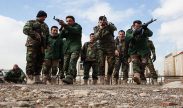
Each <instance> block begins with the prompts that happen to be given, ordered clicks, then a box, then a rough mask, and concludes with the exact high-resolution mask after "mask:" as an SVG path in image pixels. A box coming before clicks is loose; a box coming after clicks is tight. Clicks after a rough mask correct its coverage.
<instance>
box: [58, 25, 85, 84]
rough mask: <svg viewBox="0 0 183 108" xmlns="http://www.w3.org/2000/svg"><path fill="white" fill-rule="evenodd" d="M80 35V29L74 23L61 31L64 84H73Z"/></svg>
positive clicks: (78, 53) (79, 48)
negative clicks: (63, 39)
mask: <svg viewBox="0 0 183 108" xmlns="http://www.w3.org/2000/svg"><path fill="white" fill-rule="evenodd" d="M81 35H82V27H81V26H80V25H79V24H77V23H74V24H73V25H72V26H71V25H67V26H66V27H64V30H62V31H61V36H62V38H65V39H66V40H65V41H64V66H63V70H64V73H65V74H66V78H65V79H63V81H64V82H66V83H68V84H72V83H73V79H75V78H76V75H77V70H76V64H77V61H78V58H79V55H80V51H81Z"/></svg>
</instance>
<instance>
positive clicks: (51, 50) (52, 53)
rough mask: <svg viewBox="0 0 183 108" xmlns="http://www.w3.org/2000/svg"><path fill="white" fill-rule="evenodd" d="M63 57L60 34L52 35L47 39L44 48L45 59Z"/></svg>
mask: <svg viewBox="0 0 183 108" xmlns="http://www.w3.org/2000/svg"><path fill="white" fill-rule="evenodd" d="M62 57H63V40H62V38H61V36H60V35H58V36H57V37H52V36H51V35H50V36H49V37H48V40H47V47H46V49H45V59H61V58H62Z"/></svg>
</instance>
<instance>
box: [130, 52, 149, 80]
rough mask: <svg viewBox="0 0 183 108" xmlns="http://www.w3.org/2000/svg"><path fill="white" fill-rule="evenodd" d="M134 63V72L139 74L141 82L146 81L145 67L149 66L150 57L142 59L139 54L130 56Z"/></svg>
mask: <svg viewBox="0 0 183 108" xmlns="http://www.w3.org/2000/svg"><path fill="white" fill-rule="evenodd" d="M130 58H131V60H132V63H133V72H134V73H139V74H140V78H141V80H146V77H145V67H146V65H147V60H148V56H144V57H141V56H140V55H138V54H133V55H130Z"/></svg>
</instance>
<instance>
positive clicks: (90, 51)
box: [86, 42, 97, 61]
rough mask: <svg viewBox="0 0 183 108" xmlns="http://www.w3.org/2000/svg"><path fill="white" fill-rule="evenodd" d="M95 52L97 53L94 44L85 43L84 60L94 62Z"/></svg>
mask: <svg viewBox="0 0 183 108" xmlns="http://www.w3.org/2000/svg"><path fill="white" fill-rule="evenodd" d="M96 51H97V46H96V43H90V42H87V51H86V60H87V61H95V60H96V57H97V56H96V53H97V52H96Z"/></svg>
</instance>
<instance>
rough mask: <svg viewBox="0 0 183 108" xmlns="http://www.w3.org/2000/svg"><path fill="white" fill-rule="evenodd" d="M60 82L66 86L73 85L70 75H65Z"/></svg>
mask: <svg viewBox="0 0 183 108" xmlns="http://www.w3.org/2000/svg"><path fill="white" fill-rule="evenodd" d="M62 81H63V82H64V83H66V84H73V77H72V76H71V75H67V76H66V78H63V80H62Z"/></svg>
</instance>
